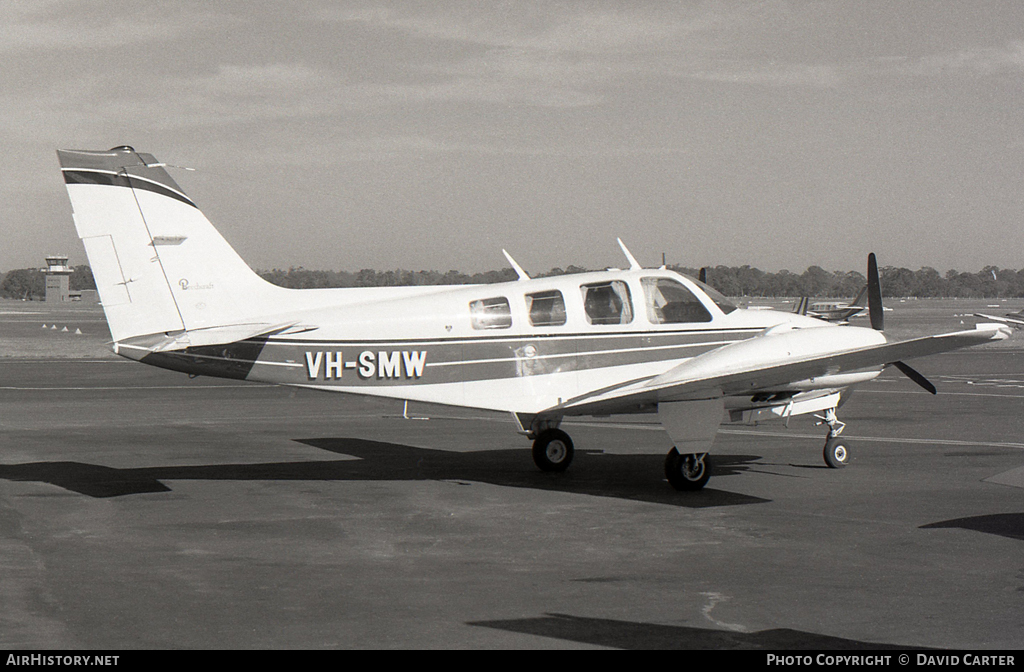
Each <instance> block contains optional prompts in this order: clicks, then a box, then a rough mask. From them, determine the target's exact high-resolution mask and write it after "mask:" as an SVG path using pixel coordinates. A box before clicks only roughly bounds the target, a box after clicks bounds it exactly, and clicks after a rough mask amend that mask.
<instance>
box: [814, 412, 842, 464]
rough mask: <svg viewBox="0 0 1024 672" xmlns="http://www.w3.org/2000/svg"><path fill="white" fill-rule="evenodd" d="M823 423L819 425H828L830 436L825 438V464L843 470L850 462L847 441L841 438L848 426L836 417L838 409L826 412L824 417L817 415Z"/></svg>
mask: <svg viewBox="0 0 1024 672" xmlns="http://www.w3.org/2000/svg"><path fill="white" fill-rule="evenodd" d="M814 417H816V418H819V419H820V420H821V422H819V423H818V424H819V425H828V436H826V437H825V451H824V454H825V464H827V465H828V466H829V467H831V468H832V469H842V468H843V467H845V466H846V465H847V464H849V462H850V451H849V449H848V448H847V445H846V441H845V440H843V439H841V438H839V435H840V434H842V433H843V429H844V428H845V427H846V424H845V423H843V422H840V420H839V418H837V417H836V409H834V408H830V409H829V410H827V411H825V415H824V416H820V415H816V416H814Z"/></svg>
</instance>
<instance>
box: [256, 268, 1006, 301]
mask: <svg viewBox="0 0 1024 672" xmlns="http://www.w3.org/2000/svg"><path fill="white" fill-rule="evenodd" d="M669 268H670V269H672V270H674V271H678V272H680V273H685V274H686V275H689V276H691V277H697V275H698V274H699V272H700V270H699V269H696V268H688V267H683V266H669ZM587 270H588V269H585V268H580V267H579V266H569V267H568V268H565V269H561V268H553V269H551V270H550V271H548V272H546V273H539V274H536V276H535V277H545V276H552V275H564V274H568V273H583V272H585V271H587ZM260 275H261V276H263V278H264V279H266V280H268V281H269V282H272V283H274V284H275V285H280V286H281V287H290V288H294V289H304V288H310V287H398V286H407V285H464V284H486V283H493V282H506V281H509V280H515V279H516V277H517V276H516V273H515V271H513V270H512V269H510V268H506V269H504V270H501V271H488V272H486V273H474V274H473V275H467V274H465V273H461V272H459V271H448V272H447V273H441V272H440V271H404V270H395V271H375V270H373V269H369V268H366V269H363V270H361V271H359V272H358V273H349V272H345V271H340V272H339V271H310V270H307V269H305V268H301V267H300V268H294V267H293V268H290V269H288V270H287V271H284V270H280V269H274V270H272V271H260ZM879 275H880V276H881V284H882V294H883V295H884V296H890V297H905V296H915V297H920V298H926V297H948V298H952V297H958V298H1018V297H1024V270H1020V271H1015V270H1011V269H999V268H997V267H995V266H986V267H985V268H983V269H982V270H980V271H978V272H976V273H966V272H963V273H962V272H960V271H955V270H951V271H947V272H946V273H945V274H941V273H939V272H938V271H937V270H935V269H934V268H930V267H924V268H921V269H920V270H917V271H911V270H910V269H907V268H897V267H894V266H886V267H884V268H881V269H879ZM866 283H867V280H866V279H865V277H864V275H863V274H862V273H859V272H857V271H831V272H830V271H826V270H825V269H823V268H821V267H820V266H811V267H810V268H808V269H807V270H806V271H804V272H803V273H800V274H797V273H792V272H790V271H786V270H783V271H779V272H777V273H767V272H765V271H762V270H759V269H756V268H751V267H750V266H715V267H714V268H708V284H709V285H711V286H712V287H714V288H715V289H717V290H718V291H720V292H722V293H723V294H725V295H726V296H757V297H766V298H767V297H782V296H786V297H792V296H811V297H831V298H842V297H845V298H851V297H853V296H856V294H857V293H858V292H859V291H860V290H861V288H862V287H863V286H864V285H865V284H866Z"/></svg>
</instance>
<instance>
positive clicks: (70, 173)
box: [63, 169, 196, 208]
mask: <svg viewBox="0 0 1024 672" xmlns="http://www.w3.org/2000/svg"><path fill="white" fill-rule="evenodd" d="M63 172H64V182H65V183H66V184H102V185H106V186H111V187H128V188H129V189H144V190H145V191H151V192H153V193H155V194H160V195H161V196H169V197H170V198H173V199H175V200H178V201H181V202H182V203H186V204H188V205H191V206H192V207H193V208H195V207H196V204H195V203H193V202H192V201H190V200H189V199H188V198H187V197H186V196H184V195H183V194H180V193H178V192H176V191H174V190H172V189H169V188H168V187H165V186H164V185H162V184H159V183H157V182H151V181H149V180H145V179H142V178H140V177H138V176H136V175H129V174H126V173H109V172H101V171H94V170H73V169H65V170H64V171H63Z"/></svg>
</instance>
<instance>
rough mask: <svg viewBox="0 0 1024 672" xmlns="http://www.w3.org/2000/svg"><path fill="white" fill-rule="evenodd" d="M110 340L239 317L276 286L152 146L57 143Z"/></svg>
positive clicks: (246, 316) (251, 313)
mask: <svg viewBox="0 0 1024 672" xmlns="http://www.w3.org/2000/svg"><path fill="white" fill-rule="evenodd" d="M57 155H58V158H59V160H60V164H61V171H62V173H63V175H64V182H65V184H66V186H67V190H68V196H69V197H70V199H71V205H72V209H73V211H74V220H75V227H76V229H77V230H78V236H79V238H81V239H82V244H83V245H84V246H85V251H86V255H87V256H88V258H89V264H90V266H91V268H92V271H93V277H94V278H95V280H96V288H97V290H98V292H99V295H100V301H101V302H102V303H103V309H104V313H105V314H106V316H107V322H108V324H109V326H110V332H111V336H112V337H113V339H114V341H121V340H124V339H126V338H131V337H134V336H143V335H150V334H158V333H161V332H163V333H168V332H179V331H182V330H194V329H205V328H210V327H215V326H223V325H238V324H244V323H246V322H248V321H251V320H253V319H254V317H255V316H256V315H257V314H258V312H259V308H260V303H261V301H264V300H266V299H267V298H268V295H270V294H273V293H275V292H276V291H277V290H279V289H280V288H278V287H276V286H274V285H271V284H269V283H267V282H266V281H264V280H263V279H262V278H260V277H259V276H258V275H256V274H255V273H253V271H252V270H251V269H250V268H249V267H248V265H246V263H245V262H244V261H243V260H242V259H241V257H239V256H238V254H237V253H236V252H235V251H234V250H233V249H232V248H231V246H230V245H229V244H228V243H227V241H226V240H224V238H223V236H221V235H220V233H219V232H217V230H216V229H215V228H214V227H213V225H212V224H211V223H210V221H209V220H208V219H206V217H205V216H204V215H203V213H202V212H201V211H200V210H199V209H198V208H197V207H196V205H195V203H193V202H192V201H191V200H190V199H189V198H188V196H186V195H185V194H184V193H183V192H182V190H181V188H180V187H179V186H178V185H177V184H176V183H175V181H174V180H173V179H172V178H171V176H170V175H168V173H167V171H166V170H164V168H163V167H162V164H158V163H157V161H156V159H155V158H154V157H153V156H152V155H151V154H141V153H138V152H136V151H135V150H134V149H132V148H131V147H127V146H123V147H116V148H114V149H111V150H108V151H83V150H58V152H57Z"/></svg>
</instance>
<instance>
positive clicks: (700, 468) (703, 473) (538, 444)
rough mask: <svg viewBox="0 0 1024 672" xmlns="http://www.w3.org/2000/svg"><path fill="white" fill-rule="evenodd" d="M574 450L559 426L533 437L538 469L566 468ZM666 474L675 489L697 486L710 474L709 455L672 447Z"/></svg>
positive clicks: (534, 455) (691, 488)
mask: <svg viewBox="0 0 1024 672" xmlns="http://www.w3.org/2000/svg"><path fill="white" fill-rule="evenodd" d="M575 453H576V450H575V448H574V447H573V444H572V439H571V438H569V435H568V434H566V433H565V432H563V431H562V430H560V429H556V428H549V429H545V430H543V431H542V432H541V433H540V434H538V435H537V438H536V439H534V441H533V462H534V464H536V465H537V467H538V468H539V469H540V470H541V471H547V472H561V471H565V470H566V469H568V468H569V465H570V464H571V463H572V458H573V456H574V455H575ZM665 477H666V478H667V479H668V482H669V484H671V485H672V487H673V488H675V489H676V490H683V491H692V490H700V489H701V488H703V487H704V486H705V485H707V482H708V479H709V478H710V477H711V458H710V457H708V454H707V453H700V454H697V455H692V454H687V455H683V454H680V453H679V451H678V450H676V449H675V448H673V449H672V450H671V451H669V454H668V455H667V456H666V457H665Z"/></svg>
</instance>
